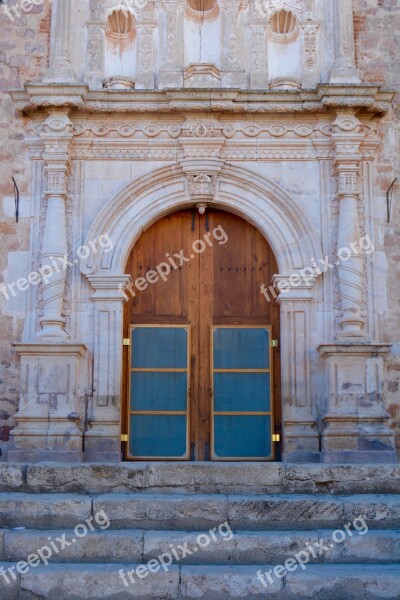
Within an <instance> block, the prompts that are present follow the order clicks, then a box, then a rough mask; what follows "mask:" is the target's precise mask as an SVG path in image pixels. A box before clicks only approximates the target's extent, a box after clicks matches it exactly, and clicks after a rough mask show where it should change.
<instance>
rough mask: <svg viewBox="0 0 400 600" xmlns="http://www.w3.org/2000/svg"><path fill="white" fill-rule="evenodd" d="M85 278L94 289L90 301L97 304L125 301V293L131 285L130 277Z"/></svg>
mask: <svg viewBox="0 0 400 600" xmlns="http://www.w3.org/2000/svg"><path fill="white" fill-rule="evenodd" d="M87 278H88V280H89V281H90V284H91V286H92V288H93V289H94V294H92V300H94V301H97V302H99V301H103V302H104V301H111V302H125V301H126V293H125V291H126V289H127V287H128V285H129V284H130V283H132V278H131V276H130V275H124V274H123V275H88V276H87Z"/></svg>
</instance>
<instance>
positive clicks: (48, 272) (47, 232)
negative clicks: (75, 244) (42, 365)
mask: <svg viewBox="0 0 400 600" xmlns="http://www.w3.org/2000/svg"><path fill="white" fill-rule="evenodd" d="M71 138H72V123H71V121H70V119H69V117H68V111H65V110H62V109H60V110H59V111H58V110H54V111H53V112H52V114H51V115H50V116H49V117H48V119H47V120H46V122H45V126H44V133H43V134H42V139H43V141H44V145H45V153H44V161H45V171H46V175H47V182H48V185H47V191H46V193H45V199H46V204H47V210H46V220H45V227H44V233H43V241H42V248H41V269H42V272H43V278H42V289H43V317H42V319H41V321H40V325H41V331H40V332H39V334H38V335H39V337H40V338H41V340H42V341H43V342H58V343H60V342H64V341H65V339H66V337H67V334H66V332H65V329H64V325H65V320H64V318H63V316H62V310H63V302H64V292H65V280H66V267H65V263H64V262H63V259H64V258H65V257H67V255H68V244H67V231H66V209H65V203H66V200H67V196H68V191H67V185H68V176H69V174H70V163H69V145H70V141H71ZM54 265H56V266H54ZM57 266H58V268H57Z"/></svg>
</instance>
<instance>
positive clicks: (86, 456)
mask: <svg viewBox="0 0 400 600" xmlns="http://www.w3.org/2000/svg"><path fill="white" fill-rule="evenodd" d="M91 427H92V428H91V429H89V430H88V431H86V433H85V441H84V447H85V450H84V453H83V461H84V462H90V463H119V462H121V461H122V452H121V440H120V424H119V423H117V422H111V421H109V422H106V421H104V422H98V423H94V422H92V423H91Z"/></svg>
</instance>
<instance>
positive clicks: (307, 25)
mask: <svg viewBox="0 0 400 600" xmlns="http://www.w3.org/2000/svg"><path fill="white" fill-rule="evenodd" d="M318 30H319V23H317V22H316V21H313V20H312V18H309V19H307V21H305V22H304V23H303V26H302V31H303V77H302V78H303V85H304V86H306V87H314V86H315V85H316V84H317V82H318V79H319V73H318V52H317V49H318Z"/></svg>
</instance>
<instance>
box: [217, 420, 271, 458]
mask: <svg viewBox="0 0 400 600" xmlns="http://www.w3.org/2000/svg"><path fill="white" fill-rule="evenodd" d="M214 440H215V441H214V452H215V455H216V458H218V457H219V458H270V457H271V454H272V440H271V418H270V417H247V416H246V417H241V416H238V417H237V416H232V417H230V416H229V417H228V416H216V417H214Z"/></svg>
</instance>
